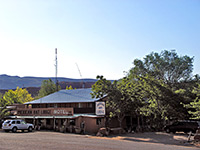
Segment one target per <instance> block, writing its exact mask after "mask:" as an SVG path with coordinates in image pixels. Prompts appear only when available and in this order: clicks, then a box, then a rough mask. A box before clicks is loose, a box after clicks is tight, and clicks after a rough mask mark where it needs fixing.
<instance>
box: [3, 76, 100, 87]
mask: <svg viewBox="0 0 200 150" xmlns="http://www.w3.org/2000/svg"><path fill="white" fill-rule="evenodd" d="M48 79H51V80H52V81H55V77H19V76H9V75H6V74H3V75H0V89H1V90H8V89H16V87H20V88H22V87H24V88H27V87H40V86H41V83H42V81H43V80H48ZM96 81H97V80H96V79H71V78H61V77H58V82H59V84H60V85H61V87H62V88H64V86H65V87H66V86H67V85H68V86H69V85H72V87H73V88H79V87H80V86H82V82H84V83H85V85H86V86H87V87H91V85H92V84H94V83H95V82H96ZM72 83H73V84H72ZM73 85H74V86H73ZM75 85H76V86H78V87H75Z"/></svg>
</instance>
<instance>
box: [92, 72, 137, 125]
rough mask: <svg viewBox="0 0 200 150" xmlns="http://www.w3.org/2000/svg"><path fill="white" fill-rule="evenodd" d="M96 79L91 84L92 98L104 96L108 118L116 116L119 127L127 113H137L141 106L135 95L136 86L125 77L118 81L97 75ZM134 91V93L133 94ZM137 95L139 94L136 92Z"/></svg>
mask: <svg viewBox="0 0 200 150" xmlns="http://www.w3.org/2000/svg"><path fill="white" fill-rule="evenodd" d="M97 79H98V81H97V82H96V83H95V84H94V85H93V86H92V91H93V93H92V96H93V98H94V97H95V98H103V97H104V96H106V99H107V101H106V107H107V109H108V110H109V116H108V117H109V118H113V117H117V119H118V121H119V125H120V127H121V126H122V121H123V119H124V117H125V115H126V114H127V113H132V112H133V110H134V114H137V113H138V111H139V109H138V107H139V106H141V98H139V97H138V96H137V94H136V93H137V92H139V90H137V88H135V85H134V84H132V83H131V82H128V80H127V78H123V79H121V80H120V81H114V82H111V81H108V80H106V79H105V78H104V77H103V76H97ZM133 93H135V94H133ZM138 95H139V94H138Z"/></svg>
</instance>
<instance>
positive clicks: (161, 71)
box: [129, 50, 193, 86]
mask: <svg viewBox="0 0 200 150" xmlns="http://www.w3.org/2000/svg"><path fill="white" fill-rule="evenodd" d="M133 64H134V67H133V68H132V69H131V70H130V72H129V75H130V76H131V75H132V74H137V75H142V76H143V75H147V74H148V75H151V76H153V77H154V78H156V79H158V80H163V81H164V82H165V83H167V84H168V85H171V86H174V85H176V83H178V82H180V81H188V80H190V79H191V78H192V75H191V73H192V71H193V57H189V56H187V55H185V56H178V54H177V53H176V51H175V50H172V51H167V50H164V51H162V52H161V53H160V54H159V53H154V52H152V53H151V54H149V55H146V57H144V59H143V61H142V60H139V59H135V60H134V62H133Z"/></svg>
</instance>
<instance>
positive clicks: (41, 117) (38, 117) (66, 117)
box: [9, 114, 104, 119]
mask: <svg viewBox="0 0 200 150" xmlns="http://www.w3.org/2000/svg"><path fill="white" fill-rule="evenodd" d="M78 117H89V118H104V116H98V115H93V114H74V115H73V116H9V118H11V119H16V118H17V119H53V118H55V119H75V118H78Z"/></svg>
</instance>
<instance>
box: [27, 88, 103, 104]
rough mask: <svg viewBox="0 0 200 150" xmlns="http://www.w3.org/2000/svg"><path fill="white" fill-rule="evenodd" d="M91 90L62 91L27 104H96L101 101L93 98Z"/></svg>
mask: <svg viewBox="0 0 200 150" xmlns="http://www.w3.org/2000/svg"><path fill="white" fill-rule="evenodd" d="M90 93H92V90H91V88H88V89H73V90H60V91H58V92H55V93H53V94H50V95H48V96H45V97H42V98H40V99H37V100H34V101H31V102H27V103H25V104H44V103H45V104H46V103H80V102H95V101H98V100H99V99H96V98H92V96H91V94H90Z"/></svg>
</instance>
